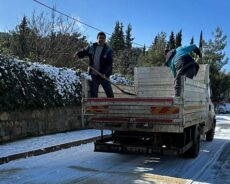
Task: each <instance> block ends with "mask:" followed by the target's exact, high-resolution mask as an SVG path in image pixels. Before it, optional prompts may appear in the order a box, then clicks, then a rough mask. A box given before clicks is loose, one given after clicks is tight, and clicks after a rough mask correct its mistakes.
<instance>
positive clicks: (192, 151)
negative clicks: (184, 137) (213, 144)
mask: <svg viewBox="0 0 230 184" xmlns="http://www.w3.org/2000/svg"><path fill="white" fill-rule="evenodd" d="M192 140H193V145H192V147H191V148H189V149H188V150H187V151H186V152H185V155H186V156H187V157H189V158H196V157H197V156H198V155H199V152H200V131H199V126H195V127H193V129H192Z"/></svg>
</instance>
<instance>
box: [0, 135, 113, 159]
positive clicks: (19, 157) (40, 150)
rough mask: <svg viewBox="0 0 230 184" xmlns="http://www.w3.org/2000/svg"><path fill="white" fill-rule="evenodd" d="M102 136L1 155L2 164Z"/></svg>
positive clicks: (94, 139) (83, 142) (65, 147)
mask: <svg viewBox="0 0 230 184" xmlns="http://www.w3.org/2000/svg"><path fill="white" fill-rule="evenodd" d="M109 136H110V135H103V137H104V138H106V137H109ZM100 138H101V136H97V137H92V138H88V139H83V140H77V141H72V142H68V143H63V144H58V145H54V146H49V147H45V148H41V149H36V150H32V151H26V152H22V153H16V154H13V155H8V156H4V157H0V164H4V163H8V162H10V161H13V160H17V159H21V158H27V157H31V156H38V155H42V154H46V153H50V152H54V151H59V150H61V149H67V148H70V147H73V146H79V145H82V144H87V143H90V142H94V141H96V140H99V139H100Z"/></svg>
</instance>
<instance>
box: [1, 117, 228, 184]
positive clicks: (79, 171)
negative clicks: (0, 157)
mask: <svg viewBox="0 0 230 184" xmlns="http://www.w3.org/2000/svg"><path fill="white" fill-rule="evenodd" d="M93 132H94V130H92V132H88V131H79V135H81V136H83V135H86V137H88V135H89V136H90V135H92V136H93V135H94V133H93ZM69 133H70V134H68V133H67V134H66V135H64V134H56V135H50V136H47V137H46V136H42V137H41V140H36V138H33V139H28V140H21V141H22V142H23V141H25V142H24V145H23V144H22V142H21V143H20V141H15V142H13V143H8V145H7V144H6V145H1V146H2V148H3V147H4V146H8V148H7V147H5V148H4V149H5V151H1V154H4V153H6V152H7V150H8V149H11V150H15V151H17V150H18V149H19V147H20V145H22V147H26V146H28V147H31V148H33V147H32V146H33V145H34V144H37V146H38V147H39V144H40V146H44V144H46V145H47V144H48V143H49V141H50V142H54V143H55V142H56V143H58V142H59V141H60V142H61V140H62V139H63V141H64V140H65V141H68V140H70V139H68V137H69V138H70V137H72V136H73V137H74V139H77V138H82V137H81V136H79V137H78V136H77V134H78V132H69ZM75 134H76V135H75ZM75 136H76V137H75ZM42 138H44V140H42ZM1 146H0V150H1ZM93 147H94V145H93V143H89V144H86V145H81V146H77V147H72V148H69V149H64V150H60V151H57V152H53V153H48V154H44V155H40V156H33V157H29V158H27V159H20V160H15V161H11V162H9V163H6V164H2V165H0V184H8V183H9V184H10V183H15V182H16V183H18V184H24V183H33V184H43V183H48V184H53V183H55V184H56V183H63V184H64V183H71V184H72V183H81V184H82V183H92V184H95V183H100V184H106V183H109V184H110V183H113V184H119V183H122V184H123V183H126V184H137V183H138V184H150V183H170V184H171V183H191V182H192V183H196V184H197V183H202V184H203V183H211V184H220V183H221V184H222V183H224V184H228V183H229V184H230V174H229V173H230V156H229V155H230V115H221V116H217V127H216V135H215V139H214V141H213V142H207V141H204V140H202V142H201V151H200V155H199V156H198V157H197V158H196V159H187V158H183V157H176V156H165V155H163V156H161V155H160V156H159V155H153V156H146V155H138V156H137V155H125V154H114V153H97V152H94V151H93Z"/></svg>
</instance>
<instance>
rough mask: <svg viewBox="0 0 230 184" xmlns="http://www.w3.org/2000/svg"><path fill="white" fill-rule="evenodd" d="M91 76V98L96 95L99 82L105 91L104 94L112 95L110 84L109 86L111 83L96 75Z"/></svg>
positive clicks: (110, 96)
mask: <svg viewBox="0 0 230 184" xmlns="http://www.w3.org/2000/svg"><path fill="white" fill-rule="evenodd" d="M91 77H92V81H91V82H90V95H91V97H93V98H95V97H96V98H97V97H98V88H99V85H100V84H101V85H102V87H103V89H104V91H105V93H106V96H107V97H108V98H113V97H114V95H113V90H112V86H111V83H110V82H109V81H107V80H105V79H103V78H101V77H100V76H98V75H91Z"/></svg>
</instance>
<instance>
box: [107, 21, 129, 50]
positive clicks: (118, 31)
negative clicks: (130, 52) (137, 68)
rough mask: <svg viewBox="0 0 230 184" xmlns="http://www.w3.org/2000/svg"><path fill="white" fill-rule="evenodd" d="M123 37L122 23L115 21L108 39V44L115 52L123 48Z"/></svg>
mask: <svg viewBox="0 0 230 184" xmlns="http://www.w3.org/2000/svg"><path fill="white" fill-rule="evenodd" d="M124 38H125V36H124V32H123V24H122V23H120V22H119V21H117V22H116V25H115V27H114V31H113V33H112V36H111V37H110V39H109V45H110V46H111V48H112V49H113V51H114V52H115V53H117V52H118V51H119V50H122V49H124V48H125V39H124Z"/></svg>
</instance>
